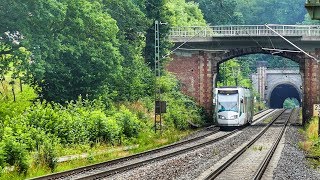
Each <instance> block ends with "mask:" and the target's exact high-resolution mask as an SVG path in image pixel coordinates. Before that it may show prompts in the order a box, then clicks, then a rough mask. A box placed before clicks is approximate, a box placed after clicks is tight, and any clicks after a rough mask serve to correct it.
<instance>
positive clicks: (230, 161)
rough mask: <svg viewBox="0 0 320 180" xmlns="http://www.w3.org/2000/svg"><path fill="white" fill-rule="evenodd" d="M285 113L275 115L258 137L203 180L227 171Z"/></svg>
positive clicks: (209, 179)
mask: <svg viewBox="0 0 320 180" xmlns="http://www.w3.org/2000/svg"><path fill="white" fill-rule="evenodd" d="M284 112H285V110H283V111H282V112H281V113H279V115H277V116H276V117H274V119H273V120H272V121H271V122H270V123H269V124H268V125H267V126H266V127H265V128H264V129H263V130H262V131H260V132H259V134H258V135H256V136H255V138H253V139H252V140H251V141H250V142H249V143H248V144H247V145H246V146H244V147H243V148H241V150H240V151H238V152H237V153H236V154H235V155H234V156H232V157H231V158H230V159H229V160H228V161H226V162H225V163H223V164H222V165H221V166H220V167H219V168H217V169H216V170H215V171H213V172H211V173H210V174H209V175H207V176H206V177H205V178H204V179H205V180H211V179H214V178H216V177H217V176H218V175H219V174H221V173H222V172H223V171H224V170H225V169H227V167H229V166H230V165H231V164H232V163H233V162H234V161H235V160H237V159H238V157H240V156H241V155H242V154H243V153H244V152H245V151H247V149H248V148H249V147H250V146H252V145H253V144H254V143H255V142H256V141H257V140H258V139H260V137H261V136H262V135H263V134H264V133H265V132H266V131H267V130H268V129H269V127H271V125H272V124H273V123H274V122H275V121H276V120H278V118H279V117H280V116H281V115H282V114H283V113H284Z"/></svg>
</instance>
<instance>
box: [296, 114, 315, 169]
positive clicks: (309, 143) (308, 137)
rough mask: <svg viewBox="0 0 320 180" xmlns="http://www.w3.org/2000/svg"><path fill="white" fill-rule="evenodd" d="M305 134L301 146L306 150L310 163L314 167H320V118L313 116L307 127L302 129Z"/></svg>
mask: <svg viewBox="0 0 320 180" xmlns="http://www.w3.org/2000/svg"><path fill="white" fill-rule="evenodd" d="M300 132H301V133H302V134H303V135H304V141H303V142H300V143H299V147H300V148H301V149H303V150H304V151H306V153H307V157H314V158H308V159H309V160H310V161H309V162H310V164H311V165H312V166H313V167H315V168H316V167H320V139H319V137H318V118H312V119H311V121H310V122H309V124H308V125H307V126H306V129H304V130H300Z"/></svg>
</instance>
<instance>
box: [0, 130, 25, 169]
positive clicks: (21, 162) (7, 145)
mask: <svg viewBox="0 0 320 180" xmlns="http://www.w3.org/2000/svg"><path fill="white" fill-rule="evenodd" d="M5 132H6V133H5V136H4V139H3V141H2V145H1V147H2V148H3V151H4V153H5V162H6V163H8V164H9V165H11V166H15V167H16V168H17V170H18V172H20V173H22V172H23V173H26V172H27V170H28V163H27V150H26V148H25V145H24V144H22V143H21V142H19V141H17V139H16V138H15V137H14V136H12V130H11V129H10V128H6V129H5Z"/></svg>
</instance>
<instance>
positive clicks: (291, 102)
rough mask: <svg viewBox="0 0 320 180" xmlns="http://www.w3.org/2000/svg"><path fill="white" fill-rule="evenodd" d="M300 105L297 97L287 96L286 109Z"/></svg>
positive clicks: (284, 104) (284, 106)
mask: <svg viewBox="0 0 320 180" xmlns="http://www.w3.org/2000/svg"><path fill="white" fill-rule="evenodd" d="M299 106H300V103H299V101H298V100H297V99H296V98H287V99H286V100H285V101H284V102H283V108H286V109H294V108H296V107H299Z"/></svg>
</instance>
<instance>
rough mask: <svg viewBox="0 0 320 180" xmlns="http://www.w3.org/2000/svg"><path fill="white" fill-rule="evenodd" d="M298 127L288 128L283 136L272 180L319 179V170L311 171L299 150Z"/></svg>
mask: <svg viewBox="0 0 320 180" xmlns="http://www.w3.org/2000/svg"><path fill="white" fill-rule="evenodd" d="M299 128H300V126H290V127H289V128H288V129H287V131H286V134H285V145H284V148H283V151H282V153H281V157H280V160H279V162H278V165H277V167H276V169H275V170H274V173H273V179H276V180H280V179H281V180H282V179H297V180H298V179H299V180H300V179H314V180H316V179H320V172H319V171H320V170H318V171H317V170H315V169H312V168H311V167H310V166H309V165H308V162H307V160H306V159H305V154H304V152H303V151H302V150H301V149H299V146H298V143H299V141H302V136H301V134H300V133H299Z"/></svg>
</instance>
